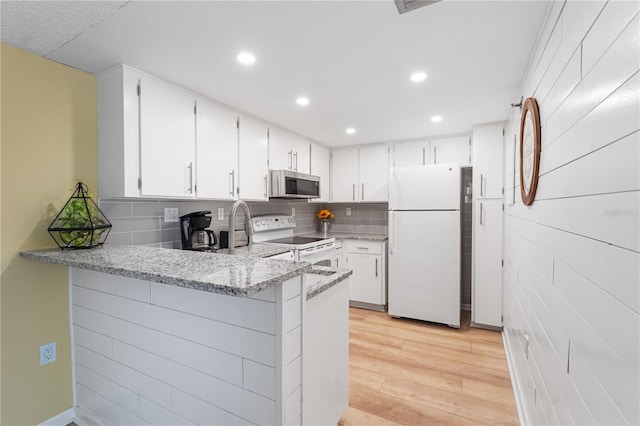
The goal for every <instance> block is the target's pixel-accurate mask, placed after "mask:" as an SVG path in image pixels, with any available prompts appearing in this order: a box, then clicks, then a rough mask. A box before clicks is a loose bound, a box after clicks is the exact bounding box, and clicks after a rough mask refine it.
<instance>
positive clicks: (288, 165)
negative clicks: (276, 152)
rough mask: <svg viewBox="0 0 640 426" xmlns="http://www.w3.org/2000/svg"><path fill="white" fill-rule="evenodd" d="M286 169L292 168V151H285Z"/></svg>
mask: <svg viewBox="0 0 640 426" xmlns="http://www.w3.org/2000/svg"><path fill="white" fill-rule="evenodd" d="M287 169H289V170H292V169H293V151H289V152H287Z"/></svg>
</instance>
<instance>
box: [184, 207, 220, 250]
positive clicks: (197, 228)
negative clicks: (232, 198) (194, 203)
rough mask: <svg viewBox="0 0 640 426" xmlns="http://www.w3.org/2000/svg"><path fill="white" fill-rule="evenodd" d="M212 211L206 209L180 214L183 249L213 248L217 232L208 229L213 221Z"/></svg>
mask: <svg viewBox="0 0 640 426" xmlns="http://www.w3.org/2000/svg"><path fill="white" fill-rule="evenodd" d="M209 214H211V211H209V210H205V211H200V212H193V213H189V214H186V215H184V216H180V240H181V241H182V249H183V250H211V249H212V248H213V246H214V245H215V243H216V234H215V233H214V232H213V231H212V230H210V229H206V228H207V227H208V226H209V224H210V223H211V216H208V215H209Z"/></svg>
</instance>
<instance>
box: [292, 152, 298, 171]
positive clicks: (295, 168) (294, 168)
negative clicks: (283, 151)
mask: <svg viewBox="0 0 640 426" xmlns="http://www.w3.org/2000/svg"><path fill="white" fill-rule="evenodd" d="M293 158H295V159H296V165H295V166H293V170H295V171H296V172H297V171H298V152H297V151H296V152H294V153H293Z"/></svg>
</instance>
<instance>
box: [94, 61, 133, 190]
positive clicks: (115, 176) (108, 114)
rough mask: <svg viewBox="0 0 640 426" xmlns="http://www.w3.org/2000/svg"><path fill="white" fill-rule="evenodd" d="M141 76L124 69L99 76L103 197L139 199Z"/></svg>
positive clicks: (99, 182)
mask: <svg viewBox="0 0 640 426" xmlns="http://www.w3.org/2000/svg"><path fill="white" fill-rule="evenodd" d="M142 75H143V74H142V73H139V72H137V71H136V70H133V69H131V68H129V67H126V66H123V65H120V66H117V67H115V68H112V69H110V70H107V71H105V72H102V73H100V74H97V75H96V83H97V89H98V109H97V112H98V191H99V193H100V196H101V197H139V196H140V188H139V187H138V182H139V178H140V140H139V136H140V135H139V131H140V128H139V124H140V120H139V109H138V83H139V82H140V79H141V77H142Z"/></svg>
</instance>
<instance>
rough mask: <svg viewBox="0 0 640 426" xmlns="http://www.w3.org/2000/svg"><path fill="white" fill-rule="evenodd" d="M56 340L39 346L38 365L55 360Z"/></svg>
mask: <svg viewBox="0 0 640 426" xmlns="http://www.w3.org/2000/svg"><path fill="white" fill-rule="evenodd" d="M56 359H57V358H56V342H51V343H47V344H46V345H42V346H40V366H43V365H47V364H51V363H52V362H55V361H56Z"/></svg>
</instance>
